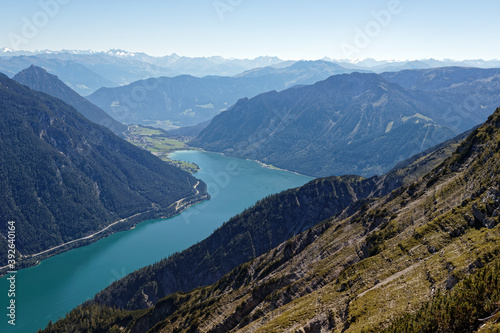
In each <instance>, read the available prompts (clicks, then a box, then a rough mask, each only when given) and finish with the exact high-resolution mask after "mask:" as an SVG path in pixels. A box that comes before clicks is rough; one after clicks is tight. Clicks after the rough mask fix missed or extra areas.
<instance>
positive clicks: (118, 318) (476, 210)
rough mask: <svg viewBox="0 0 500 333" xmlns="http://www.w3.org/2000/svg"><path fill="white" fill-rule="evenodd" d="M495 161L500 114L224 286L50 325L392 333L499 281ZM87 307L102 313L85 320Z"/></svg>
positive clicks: (241, 269)
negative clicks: (411, 176) (476, 283)
mask: <svg viewBox="0 0 500 333" xmlns="http://www.w3.org/2000/svg"><path fill="white" fill-rule="evenodd" d="M499 168H500V109H498V110H497V111H496V112H495V113H494V114H493V115H492V116H491V117H490V118H489V119H488V121H487V122H486V123H485V124H484V125H483V126H481V127H480V128H478V129H476V130H475V131H474V132H473V133H472V134H471V135H470V136H469V137H468V138H467V139H466V140H465V141H463V143H462V144H461V145H460V146H459V147H458V149H457V150H456V152H455V153H454V154H453V155H452V156H451V157H449V158H448V159H446V160H445V161H444V162H443V163H441V164H440V165H439V166H438V167H436V168H435V169H433V170H432V171H431V172H429V173H428V174H426V175H425V176H424V177H422V178H420V179H419V180H417V181H415V182H413V183H410V184H408V185H405V186H403V187H400V188H398V189H396V190H394V191H393V192H391V193H390V194H387V195H385V196H383V197H381V198H379V199H376V200H371V201H370V202H365V203H364V205H362V206H361V207H358V209H355V210H353V209H349V208H347V209H345V210H344V211H343V212H342V213H340V214H338V215H336V216H334V217H331V218H330V219H328V220H327V221H325V222H324V223H321V224H319V225H317V226H315V227H312V228H311V229H309V230H307V231H305V232H303V233H301V234H299V235H297V236H295V237H293V238H291V239H290V240H288V241H286V242H283V243H282V244H280V245H279V246H277V247H276V248H274V249H273V250H271V251H268V252H267V253H265V254H263V255H261V256H259V257H257V258H255V259H254V260H252V261H249V262H247V263H245V264H243V265H240V266H238V267H237V268H236V269H234V270H233V271H231V272H230V273H228V274H227V275H225V276H224V277H223V278H221V279H220V280H219V281H218V282H217V283H214V284H212V285H210V286H206V287H201V288H197V289H194V290H192V291H190V292H187V293H182V292H179V293H175V294H172V295H169V296H167V297H165V298H163V299H161V300H160V301H159V302H157V303H156V305H155V306H154V307H152V308H149V309H146V310H138V311H134V312H130V311H123V310H113V309H110V308H107V307H103V306H102V305H98V304H93V305H90V306H87V307H83V308H78V309H76V310H74V311H73V312H72V313H70V314H69V315H68V317H67V318H66V319H65V320H63V321H60V322H58V323H56V324H55V325H54V326H51V327H49V328H47V330H46V331H47V332H62V331H64V330H71V329H74V328H75V327H80V328H83V327H90V326H93V327H99V328H101V329H105V330H109V331H130V332H146V331H150V332H228V331H232V332H284V331H291V332H326V331H335V332H361V331H370V330H374V331H378V330H381V329H384V328H388V329H390V325H391V324H392V323H394V324H397V323H398V322H399V323H401V322H402V321H401V320H399V319H398V320H396V318H400V316H402V315H404V314H407V313H413V312H415V311H418V310H419V309H421V307H422V305H425V304H428V301H432V300H438V297H440V296H439V295H442V294H444V295H446V297H450V299H453V297H456V296H457V295H458V296H459V297H463V295H462V294H461V290H463V287H462V286H463V285H464V284H467V283H469V282H467V281H469V280H464V279H465V278H466V277H467V276H469V275H471V274H472V275H471V276H472V277H473V279H474V278H476V277H477V278H479V279H485V278H486V277H488V276H489V277H491V278H490V280H491V279H496V280H495V281H498V271H497V270H495V269H494V267H496V266H491V265H494V264H495V263H494V262H493V261H494V259H495V258H496V256H498V254H499V253H500V227H499V226H498V222H499V212H500V185H499V181H500V178H499V177H500V176H499V175H500V170H499ZM481 267H485V268H484V269H485V270H484V271H483V270H481V269H480V268H481ZM488 270H489V271H488ZM482 272H483V273H482ZM488 272H490V273H488ZM491 272H493V273H491ZM462 280H464V281H463V282H462V283H460V281H462ZM491 281H493V280H491ZM495 283H497V282H495ZM483 285H484V284H483ZM455 287H456V288H455ZM450 290H451V291H452V294H450ZM484 295H485V296H486V297H487V299H485V300H484V302H489V303H485V304H486V305H487V304H491V306H489V305H488V306H486V305H484V306H483V304H482V303H481V304H476V305H475V307H473V308H472V310H474V309H476V310H477V311H472V310H471V311H468V312H467V314H468V315H469V318H468V320H469V322H470V325H469V328H468V330H472V331H474V330H477V329H479V327H480V325H481V323H482V322H481V321H479V319H482V317H481V316H483V315H486V314H493V315H494V310H495V304H496V306H498V304H499V303H498V302H499V299H498V293H484ZM449 302H453V301H449ZM449 304H453V303H449ZM472 304H475V303H472ZM479 307H480V308H479ZM451 311H452V309H451V308H447V309H444V310H443V311H442V312H440V313H442V314H443V315H445V316H448V317H449V318H452V319H451V321H448V322H446V321H443V325H446V326H443V329H442V331H445V332H448V331H450V332H452V331H453V327H461V326H454V325H458V324H459V322H458V321H457V320H458V319H457V318H458V317H457V316H456V315H455V316H454V315H453V313H452V312H451ZM488 311H489V313H488ZM92 314H93V315H94V316H95V318H98V319H97V320H95V321H94V323H92V324H90V323H88V325H87V326H85V325H84V324H82V323H85V321H84V320H83V319H84V318H86V316H89V315H92ZM453 318H454V319H453ZM403 320H404V319H403ZM78 323H80V324H78ZM489 324H491V325H494V323H493V322H491V323H489ZM403 325H404V321H403ZM459 331H461V330H459Z"/></svg>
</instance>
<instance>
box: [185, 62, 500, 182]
mask: <svg viewBox="0 0 500 333" xmlns="http://www.w3.org/2000/svg"><path fill="white" fill-rule="evenodd" d="M475 71H477V73H476V77H474V76H472V75H469V72H470V70H469V69H467V68H449V69H446V68H445V69H432V70H423V71H404V72H398V73H384V74H381V75H377V74H370V73H352V74H344V75H335V76H332V77H330V78H328V79H327V80H325V81H321V82H318V83H316V84H314V85H311V86H305V87H295V88H291V89H287V90H285V91H282V92H276V91H274V92H268V93H264V94H261V95H258V96H256V97H254V98H252V99H241V100H239V101H238V102H237V103H236V104H235V105H234V106H232V107H231V108H230V109H229V110H227V111H225V112H222V113H221V114H220V115H218V116H216V117H215V118H214V119H213V120H212V122H211V123H210V124H209V126H207V127H206V128H205V129H204V130H202V131H201V133H200V134H199V135H198V137H197V138H196V139H195V140H193V141H191V143H190V144H191V145H194V146H196V147H201V148H203V149H206V150H210V151H216V152H221V153H224V154H228V155H231V156H236V157H241V158H249V159H256V160H259V161H261V162H263V163H266V164H271V165H274V166H276V167H279V168H283V169H287V170H291V171H296V172H299V173H303V174H307V175H313V176H328V175H343V174H357V175H362V176H371V175H374V174H379V175H380V174H383V173H385V172H387V171H388V170H389V169H391V168H392V167H393V166H394V165H396V164H397V163H398V162H400V161H402V160H404V159H406V158H408V157H410V156H411V155H413V154H416V153H418V152H420V151H423V150H425V149H427V148H429V147H432V146H434V145H436V144H438V143H440V142H442V141H444V140H446V139H448V138H451V137H453V136H454V135H456V134H458V133H461V132H463V131H466V130H468V129H470V128H472V127H473V126H475V125H477V124H479V123H481V122H482V121H484V120H485V119H486V118H487V113H486V112H485V111H484V110H485V109H486V108H488V107H490V109H491V108H493V107H494V106H493V105H495V103H497V102H498V97H499V92H500V85H499V83H500V82H499V80H498V77H497V76H498V73H499V70H497V69H491V70H479V69H476V70H475ZM424 73H427V75H429V77H432V78H433V80H431V81H433V82H434V81H440V80H441V79H440V76H439V75H438V73H448V74H447V75H451V76H453V77H454V79H455V80H454V82H452V83H449V84H448V85H446V86H443V87H439V88H437V89H434V90H424V87H423V86H416V87H414V86H412V87H405V86H401V85H399V84H398V83H402V82H403V81H404V80H408V81H412V79H414V76H415V75H424ZM466 78H469V79H466ZM422 80H423V79H422ZM444 80H445V81H446V82H448V81H451V80H450V79H448V77H447V76H445V77H444ZM391 81H392V82H391ZM415 82H419V80H418V79H415ZM415 84H416V83H415ZM434 84H437V83H434ZM488 84H489V88H488V89H486V88H485V86H486V85H488ZM464 85H466V88H464V87H463V86H464ZM466 92H467V93H466ZM472 98H474V100H478V99H480V100H481V103H474V104H472V105H470V104H468V102H469V101H470V100H471V99H472Z"/></svg>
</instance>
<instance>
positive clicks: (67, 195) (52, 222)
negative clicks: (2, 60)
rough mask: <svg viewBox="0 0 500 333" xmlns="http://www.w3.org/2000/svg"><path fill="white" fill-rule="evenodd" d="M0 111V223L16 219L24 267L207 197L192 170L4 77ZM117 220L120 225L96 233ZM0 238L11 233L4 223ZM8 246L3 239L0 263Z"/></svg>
mask: <svg viewBox="0 0 500 333" xmlns="http://www.w3.org/2000/svg"><path fill="white" fill-rule="evenodd" d="M28 71H29V72H31V74H33V73H38V72H39V70H38V69H36V68H31V69H29V70H28ZM24 74H29V73H27V72H25V73H24ZM24 74H23V75H22V76H24ZM41 74H43V75H45V76H47V74H46V73H44V72H42V73H41ZM43 75H42V76H43ZM38 77H39V78H41V76H38ZM48 78H50V79H54V78H53V77H51V76H48ZM46 82H47V81H44V80H42V82H41V83H46ZM56 83H58V82H57V81H56ZM0 113H1V117H0V141H1V147H2V149H1V150H0V207H2V209H1V211H0V219H2V220H3V221H14V222H15V225H16V239H17V245H16V250H17V255H18V259H23V262H21V263H19V268H22V265H24V264H29V263H33V262H34V261H36V260H39V259H41V258H43V256H45V254H43V255H40V256H37V257H33V258H32V259H30V257H31V256H32V255H34V254H37V253H41V252H44V251H46V250H48V249H51V248H54V247H58V246H60V245H62V244H65V243H68V242H71V241H73V240H76V239H79V238H82V237H87V236H90V237H88V239H87V240H86V241H85V242H84V243H88V242H89V241H92V240H94V239H97V238H99V237H102V236H104V235H107V234H109V233H110V232H114V231H116V230H123V229H126V228H130V227H132V226H133V225H135V224H136V223H138V222H140V221H144V220H147V219H151V218H154V217H160V216H171V215H172V214H176V213H178V212H179V210H180V209H181V208H182V207H184V206H186V205H187V204H188V203H191V202H196V201H199V200H202V199H204V198H206V197H207V192H206V186H205V184H204V183H203V182H201V181H198V180H197V179H195V178H194V177H192V176H191V175H190V174H189V173H187V172H185V171H182V170H180V169H179V168H176V167H173V166H170V165H168V164H166V163H164V162H163V161H161V160H160V159H159V158H157V157H156V156H154V155H152V154H151V153H149V152H147V151H144V150H142V149H140V148H137V147H135V146H133V145H132V144H130V143H128V142H126V141H124V140H123V139H121V138H119V137H118V136H116V135H115V134H113V133H112V132H111V131H110V130H108V129H107V128H105V127H102V126H100V125H97V124H95V123H93V122H91V121H90V120H88V119H87V118H85V117H84V116H83V115H81V114H80V113H79V112H78V111H77V110H76V109H74V108H73V107H72V106H70V105H68V104H66V103H64V102H63V101H61V100H59V99H57V98H55V97H52V96H50V95H47V94H45V93H41V92H37V91H34V90H31V89H29V88H28V87H26V86H23V85H21V84H19V83H17V82H15V81H14V80H11V79H9V78H8V77H7V76H5V75H3V74H1V75H0ZM195 186H196V188H194V187H195ZM183 198H185V199H183ZM179 200H181V201H179ZM114 222H120V223H116V225H115V226H114V227H112V228H109V229H106V232H102V233H100V234H99V233H98V232H99V231H100V230H102V229H105V228H107V227H110V226H111V224H113V223H114ZM0 233H1V234H2V235H7V224H6V223H4V224H2V225H1V226H0ZM95 233H98V235H97V236H98V237H92V236H91V235H93V234H95ZM7 245H8V244H7V239H6V238H5V237H1V238H0V254H2V255H1V259H0V264H5V263H6V261H7ZM75 245H76V244H72V245H70V247H71V246H75ZM64 249H67V247H65V248H58V249H57V250H56V251H53V252H51V254H54V253H57V252H58V251H62V250H64ZM24 260H25V261H24ZM19 261H21V260H19Z"/></svg>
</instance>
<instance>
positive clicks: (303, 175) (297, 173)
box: [168, 147, 318, 179]
mask: <svg viewBox="0 0 500 333" xmlns="http://www.w3.org/2000/svg"><path fill="white" fill-rule="evenodd" d="M191 148H192V149H187V150H178V151H173V152H171V153H169V154H168V156H170V154H174V153H176V152H182V151H201V152H205V153H213V154H218V155H221V156H224V157H231V158H237V159H241V160H245V161H252V162H257V163H259V164H260V165H261V166H262V167H263V168H266V169H270V170H278V171H286V172H290V173H293V174H295V175H297V176H302V177H308V178H311V179H316V178H318V177H315V176H311V175H305V174H302V173H299V172H296V171H292V170H287V169H283V168H278V167H276V166H274V165H271V164H266V163H264V162H261V161H259V160H254V159H251V158H241V157H238V156H232V155H228V154H224V153H221V152H219V151H211V150H204V149H202V148H197V147H191Z"/></svg>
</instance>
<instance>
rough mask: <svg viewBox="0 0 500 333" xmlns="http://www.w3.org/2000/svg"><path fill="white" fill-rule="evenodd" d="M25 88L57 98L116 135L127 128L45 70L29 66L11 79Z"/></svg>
mask: <svg viewBox="0 0 500 333" xmlns="http://www.w3.org/2000/svg"><path fill="white" fill-rule="evenodd" d="M13 80H14V81H17V82H19V83H21V84H23V85H25V86H28V87H30V88H31V89H33V90H38V91H41V92H44V93H46V94H49V95H52V96H54V97H57V98H59V99H61V100H63V101H64V102H66V103H68V104H69V105H71V106H73V107H74V108H75V109H77V110H78V111H79V112H80V113H81V114H83V115H84V116H85V117H87V119H89V120H91V121H93V122H94V123H96V124H99V125H103V126H105V127H107V128H109V129H110V130H112V131H113V132H114V133H115V134H117V135H122V133H123V132H124V131H126V130H127V126H125V125H123V124H121V123H120V122H118V121H116V120H115V119H113V118H112V117H111V116H110V115H108V114H107V113H106V112H104V111H103V110H102V109H100V108H99V107H97V106H95V105H94V104H92V103H90V102H89V101H88V100H86V99H85V98H83V97H82V96H80V95H78V93H77V92H75V91H74V90H72V89H71V88H69V87H68V86H66V85H65V84H64V82H62V81H61V80H59V78H58V77H57V76H55V75H52V74H49V73H48V72H47V71H46V70H45V69H43V68H40V67H36V66H34V65H31V66H30V67H29V68H27V69H24V70H23V71H21V72H19V73H17V74H16V75H15V76H14V77H13Z"/></svg>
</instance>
